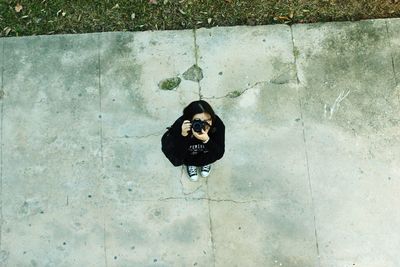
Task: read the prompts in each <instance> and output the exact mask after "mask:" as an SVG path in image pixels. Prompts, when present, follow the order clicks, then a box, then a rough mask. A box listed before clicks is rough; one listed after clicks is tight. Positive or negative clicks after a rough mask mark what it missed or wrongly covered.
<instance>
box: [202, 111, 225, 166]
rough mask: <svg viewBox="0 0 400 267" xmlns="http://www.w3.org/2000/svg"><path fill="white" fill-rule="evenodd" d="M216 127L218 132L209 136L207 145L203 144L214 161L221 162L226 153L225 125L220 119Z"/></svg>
mask: <svg viewBox="0 0 400 267" xmlns="http://www.w3.org/2000/svg"><path fill="white" fill-rule="evenodd" d="M216 127H217V130H216V132H215V133H214V134H210V135H209V137H210V138H209V139H208V141H207V142H206V143H204V142H203V143H204V145H205V147H206V148H207V149H208V150H209V152H210V153H209V156H210V157H212V160H213V161H216V160H219V159H220V158H222V156H223V155H224V153H225V125H224V123H223V122H222V121H221V120H220V119H219V118H218V123H217V125H216Z"/></svg>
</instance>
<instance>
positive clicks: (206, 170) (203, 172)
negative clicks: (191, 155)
mask: <svg viewBox="0 0 400 267" xmlns="http://www.w3.org/2000/svg"><path fill="white" fill-rule="evenodd" d="M210 171H211V164H208V165H206V166H203V167H201V170H200V174H201V176H203V177H204V178H205V177H207V176H208V175H210Z"/></svg>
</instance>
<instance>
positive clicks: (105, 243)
mask: <svg viewBox="0 0 400 267" xmlns="http://www.w3.org/2000/svg"><path fill="white" fill-rule="evenodd" d="M100 54H101V53H100V34H98V35H97V56H98V68H99V69H98V75H99V76H98V78H99V80H98V86H99V108H100V156H101V167H102V168H101V170H102V177H104V175H105V173H104V160H103V158H104V157H103V116H102V103H101V98H102V94H101V58H100V56H101V55H100ZM102 183H103V184H104V180H102ZM102 196H103V200H102V201H103V205H102V206H103V207H104V202H105V201H104V194H102ZM104 213H105V209H104V208H103V246H104V263H105V266H106V267H107V266H108V262H107V240H106V216H105V214H104Z"/></svg>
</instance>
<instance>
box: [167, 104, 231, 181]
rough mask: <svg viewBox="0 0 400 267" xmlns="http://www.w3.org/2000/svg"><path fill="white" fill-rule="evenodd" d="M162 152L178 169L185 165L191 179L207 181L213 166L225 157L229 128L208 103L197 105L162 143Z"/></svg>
mask: <svg viewBox="0 0 400 267" xmlns="http://www.w3.org/2000/svg"><path fill="white" fill-rule="evenodd" d="M161 143H162V151H163V153H164V154H165V156H166V157H167V158H168V159H169V160H170V162H171V163H172V164H173V165H174V166H181V165H185V166H186V170H187V174H188V178H189V180H191V181H194V182H195V181H198V179H199V177H198V169H200V174H201V176H202V177H207V176H208V175H209V174H210V171H211V164H212V163H214V162H215V161H217V160H219V159H221V158H222V157H223V155H224V153H225V125H224V123H223V122H222V120H221V119H220V118H219V117H218V116H217V115H216V114H215V112H214V110H213V109H212V107H211V106H210V104H209V103H207V102H206V101H204V100H198V101H193V102H192V103H190V104H189V105H188V106H187V107H185V108H184V110H183V115H182V116H181V117H179V118H178V119H177V120H176V121H175V122H174V124H173V125H172V126H171V127H169V128H168V131H167V132H166V133H165V134H164V135H163V137H162V139H161Z"/></svg>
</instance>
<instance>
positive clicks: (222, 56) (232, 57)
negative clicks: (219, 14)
mask: <svg viewBox="0 0 400 267" xmlns="http://www.w3.org/2000/svg"><path fill="white" fill-rule="evenodd" d="M291 40H292V39H291V34H290V28H289V27H288V26H286V25H275V26H268V27H264V26H257V27H223V28H211V29H199V30H198V31H196V43H197V46H198V56H197V57H198V64H199V66H200V67H201V68H202V69H203V75H204V78H203V79H202V80H201V81H200V85H201V93H202V94H203V95H204V96H205V97H221V96H225V95H227V94H229V93H232V94H233V95H236V94H238V93H239V92H242V91H243V90H245V89H247V88H249V87H252V86H254V85H255V84H257V83H271V84H285V83H288V82H290V81H294V80H295V79H296V78H295V72H294V65H293V64H292V63H293V61H294V57H293V47H292V41H291Z"/></svg>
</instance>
